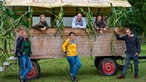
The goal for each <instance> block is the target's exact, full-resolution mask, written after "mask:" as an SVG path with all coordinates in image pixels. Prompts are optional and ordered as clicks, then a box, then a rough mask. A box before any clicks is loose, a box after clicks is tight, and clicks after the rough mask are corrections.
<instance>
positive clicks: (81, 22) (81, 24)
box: [72, 13, 86, 28]
mask: <svg viewBox="0 0 146 82" xmlns="http://www.w3.org/2000/svg"><path fill="white" fill-rule="evenodd" d="M72 28H86V21H85V19H84V18H83V17H82V14H81V13H78V14H77V15H76V16H75V17H74V18H73V20H72Z"/></svg>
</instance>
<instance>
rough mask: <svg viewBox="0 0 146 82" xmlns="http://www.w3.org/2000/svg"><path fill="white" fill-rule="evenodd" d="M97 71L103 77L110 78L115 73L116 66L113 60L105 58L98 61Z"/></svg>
mask: <svg viewBox="0 0 146 82" xmlns="http://www.w3.org/2000/svg"><path fill="white" fill-rule="evenodd" d="M98 70H99V71H100V73H101V74H102V75H104V76H112V75H114V74H116V73H117V70H118V65H117V63H116V61H115V60H113V59H111V58H105V59H103V60H102V61H100V63H99V65H98Z"/></svg>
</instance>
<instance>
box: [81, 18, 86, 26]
mask: <svg viewBox="0 0 146 82" xmlns="http://www.w3.org/2000/svg"><path fill="white" fill-rule="evenodd" d="M82 20H83V26H81V28H86V21H85V19H84V18H82Z"/></svg>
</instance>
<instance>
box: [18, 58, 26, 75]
mask: <svg viewBox="0 0 146 82" xmlns="http://www.w3.org/2000/svg"><path fill="white" fill-rule="evenodd" d="M18 61H19V75H20V76H22V75H23V72H24V70H25V57H24V56H23V55H22V56H20V57H18Z"/></svg>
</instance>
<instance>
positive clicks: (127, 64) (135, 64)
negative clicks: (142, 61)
mask: <svg viewBox="0 0 146 82" xmlns="http://www.w3.org/2000/svg"><path fill="white" fill-rule="evenodd" d="M131 60H133V61H134V75H137V76H138V55H131V54H126V58H125V66H124V69H123V71H122V76H125V74H126V72H127V70H128V68H129V65H130V61H131Z"/></svg>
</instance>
